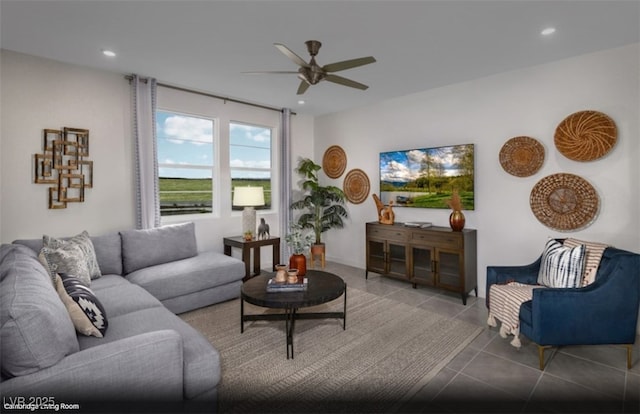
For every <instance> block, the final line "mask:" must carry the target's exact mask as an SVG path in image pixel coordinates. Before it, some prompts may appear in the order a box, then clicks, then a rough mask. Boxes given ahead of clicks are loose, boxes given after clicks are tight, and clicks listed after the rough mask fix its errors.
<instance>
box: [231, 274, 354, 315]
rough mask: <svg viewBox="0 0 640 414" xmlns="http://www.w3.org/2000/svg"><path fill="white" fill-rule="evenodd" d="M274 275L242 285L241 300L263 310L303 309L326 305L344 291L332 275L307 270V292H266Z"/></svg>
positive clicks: (342, 282) (341, 281)
mask: <svg viewBox="0 0 640 414" xmlns="http://www.w3.org/2000/svg"><path fill="white" fill-rule="evenodd" d="M274 276H275V274H274V273H270V274H264V275H260V276H256V277H253V278H251V279H249V280H247V281H246V282H244V284H243V285H242V290H241V295H242V299H244V300H246V301H247V302H249V303H251V304H253V305H257V306H263V307H265V308H296V309H297V308H304V307H307V306H315V305H320V304H323V303H327V302H329V301H332V300H333V299H336V298H338V297H340V295H342V294H343V293H344V291H345V289H346V286H347V285H346V284H345V283H344V280H342V279H341V278H340V277H338V276H336V275H334V274H333V273H329V272H323V271H321V270H309V269H307V273H306V275H305V276H304V277H306V278H307V279H308V282H309V284H308V286H307V290H304V291H300V292H267V282H268V281H269V279H271V278H272V277H274Z"/></svg>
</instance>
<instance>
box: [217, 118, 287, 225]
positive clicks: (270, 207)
mask: <svg viewBox="0 0 640 414" xmlns="http://www.w3.org/2000/svg"><path fill="white" fill-rule="evenodd" d="M232 124H235V125H241V126H243V125H244V126H247V127H253V128H263V129H266V130H269V132H270V136H269V138H270V140H269V168H259V167H233V166H231V161H232V160H231V149H232V147H234V146H235V147H238V145H232V144H231V125H232ZM277 130H278V128H277V127H276V126H271V125H265V124H260V123H257V122H248V121H238V120H237V119H229V122H228V140H227V143H228V151H229V180H230V181H229V187H230V188H229V190H230V192H229V197H231V199H232V200H233V188H234V185H233V171H268V173H269V192H270V194H269V200H270V204H266V199H267V194H266V191H265V205H264V206H260V207H256V208H255V209H256V210H258V211H262V212H272V211H275V206H276V204H277V200H276V198H274V194H276V189H277V187H278V184H277V183H276V182H275V180H276V177H277V170H276V165H277V163H276V153H275V150H276V148H275V147H276V145H274V144H275V141H276V137H277V135H276V134H277ZM258 148H260V149H266V148H262V147H258ZM263 188H264V187H263ZM241 212H242V208H234V206H233V203H231V213H232V214H235V213H241Z"/></svg>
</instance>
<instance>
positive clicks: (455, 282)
mask: <svg viewBox="0 0 640 414" xmlns="http://www.w3.org/2000/svg"><path fill="white" fill-rule="evenodd" d="M436 262H437V267H438V268H437V286H438V287H442V288H445V289H450V290H454V291H462V288H463V287H464V286H463V285H462V284H463V283H464V257H463V255H462V253H461V252H460V251H459V250H447V249H436Z"/></svg>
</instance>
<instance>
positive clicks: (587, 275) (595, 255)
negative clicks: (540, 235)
mask: <svg viewBox="0 0 640 414" xmlns="http://www.w3.org/2000/svg"><path fill="white" fill-rule="evenodd" d="M581 244H584V245H585V246H586V247H587V259H586V262H585V265H584V275H583V277H582V286H587V285H589V284H591V283H593V281H594V280H596V274H597V273H598V267H599V266H600V260H601V259H602V254H603V253H604V250H605V249H606V248H607V247H609V246H608V245H606V244H603V243H594V242H588V241H583V240H578V239H573V238H568V239H567V240H565V241H564V243H563V245H564V246H565V247H576V246H579V245H581Z"/></svg>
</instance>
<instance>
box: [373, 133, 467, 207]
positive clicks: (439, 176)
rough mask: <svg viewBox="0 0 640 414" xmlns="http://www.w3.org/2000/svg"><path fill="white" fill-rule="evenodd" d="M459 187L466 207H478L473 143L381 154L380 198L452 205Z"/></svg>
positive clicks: (412, 204) (408, 204) (386, 201)
mask: <svg viewBox="0 0 640 414" xmlns="http://www.w3.org/2000/svg"><path fill="white" fill-rule="evenodd" d="M454 189H457V190H458V193H459V194H460V198H461V200H462V205H463V208H464V210H473V209H474V208H475V197H474V147H473V144H463V145H450V146H446V147H435V148H417V149H410V150H402V151H389V152H382V153H380V200H381V201H382V202H383V203H384V204H385V205H386V204H389V201H392V200H393V205H394V207H418V208H449V206H448V205H447V200H448V199H450V198H451V194H452V192H453V190H454Z"/></svg>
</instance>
